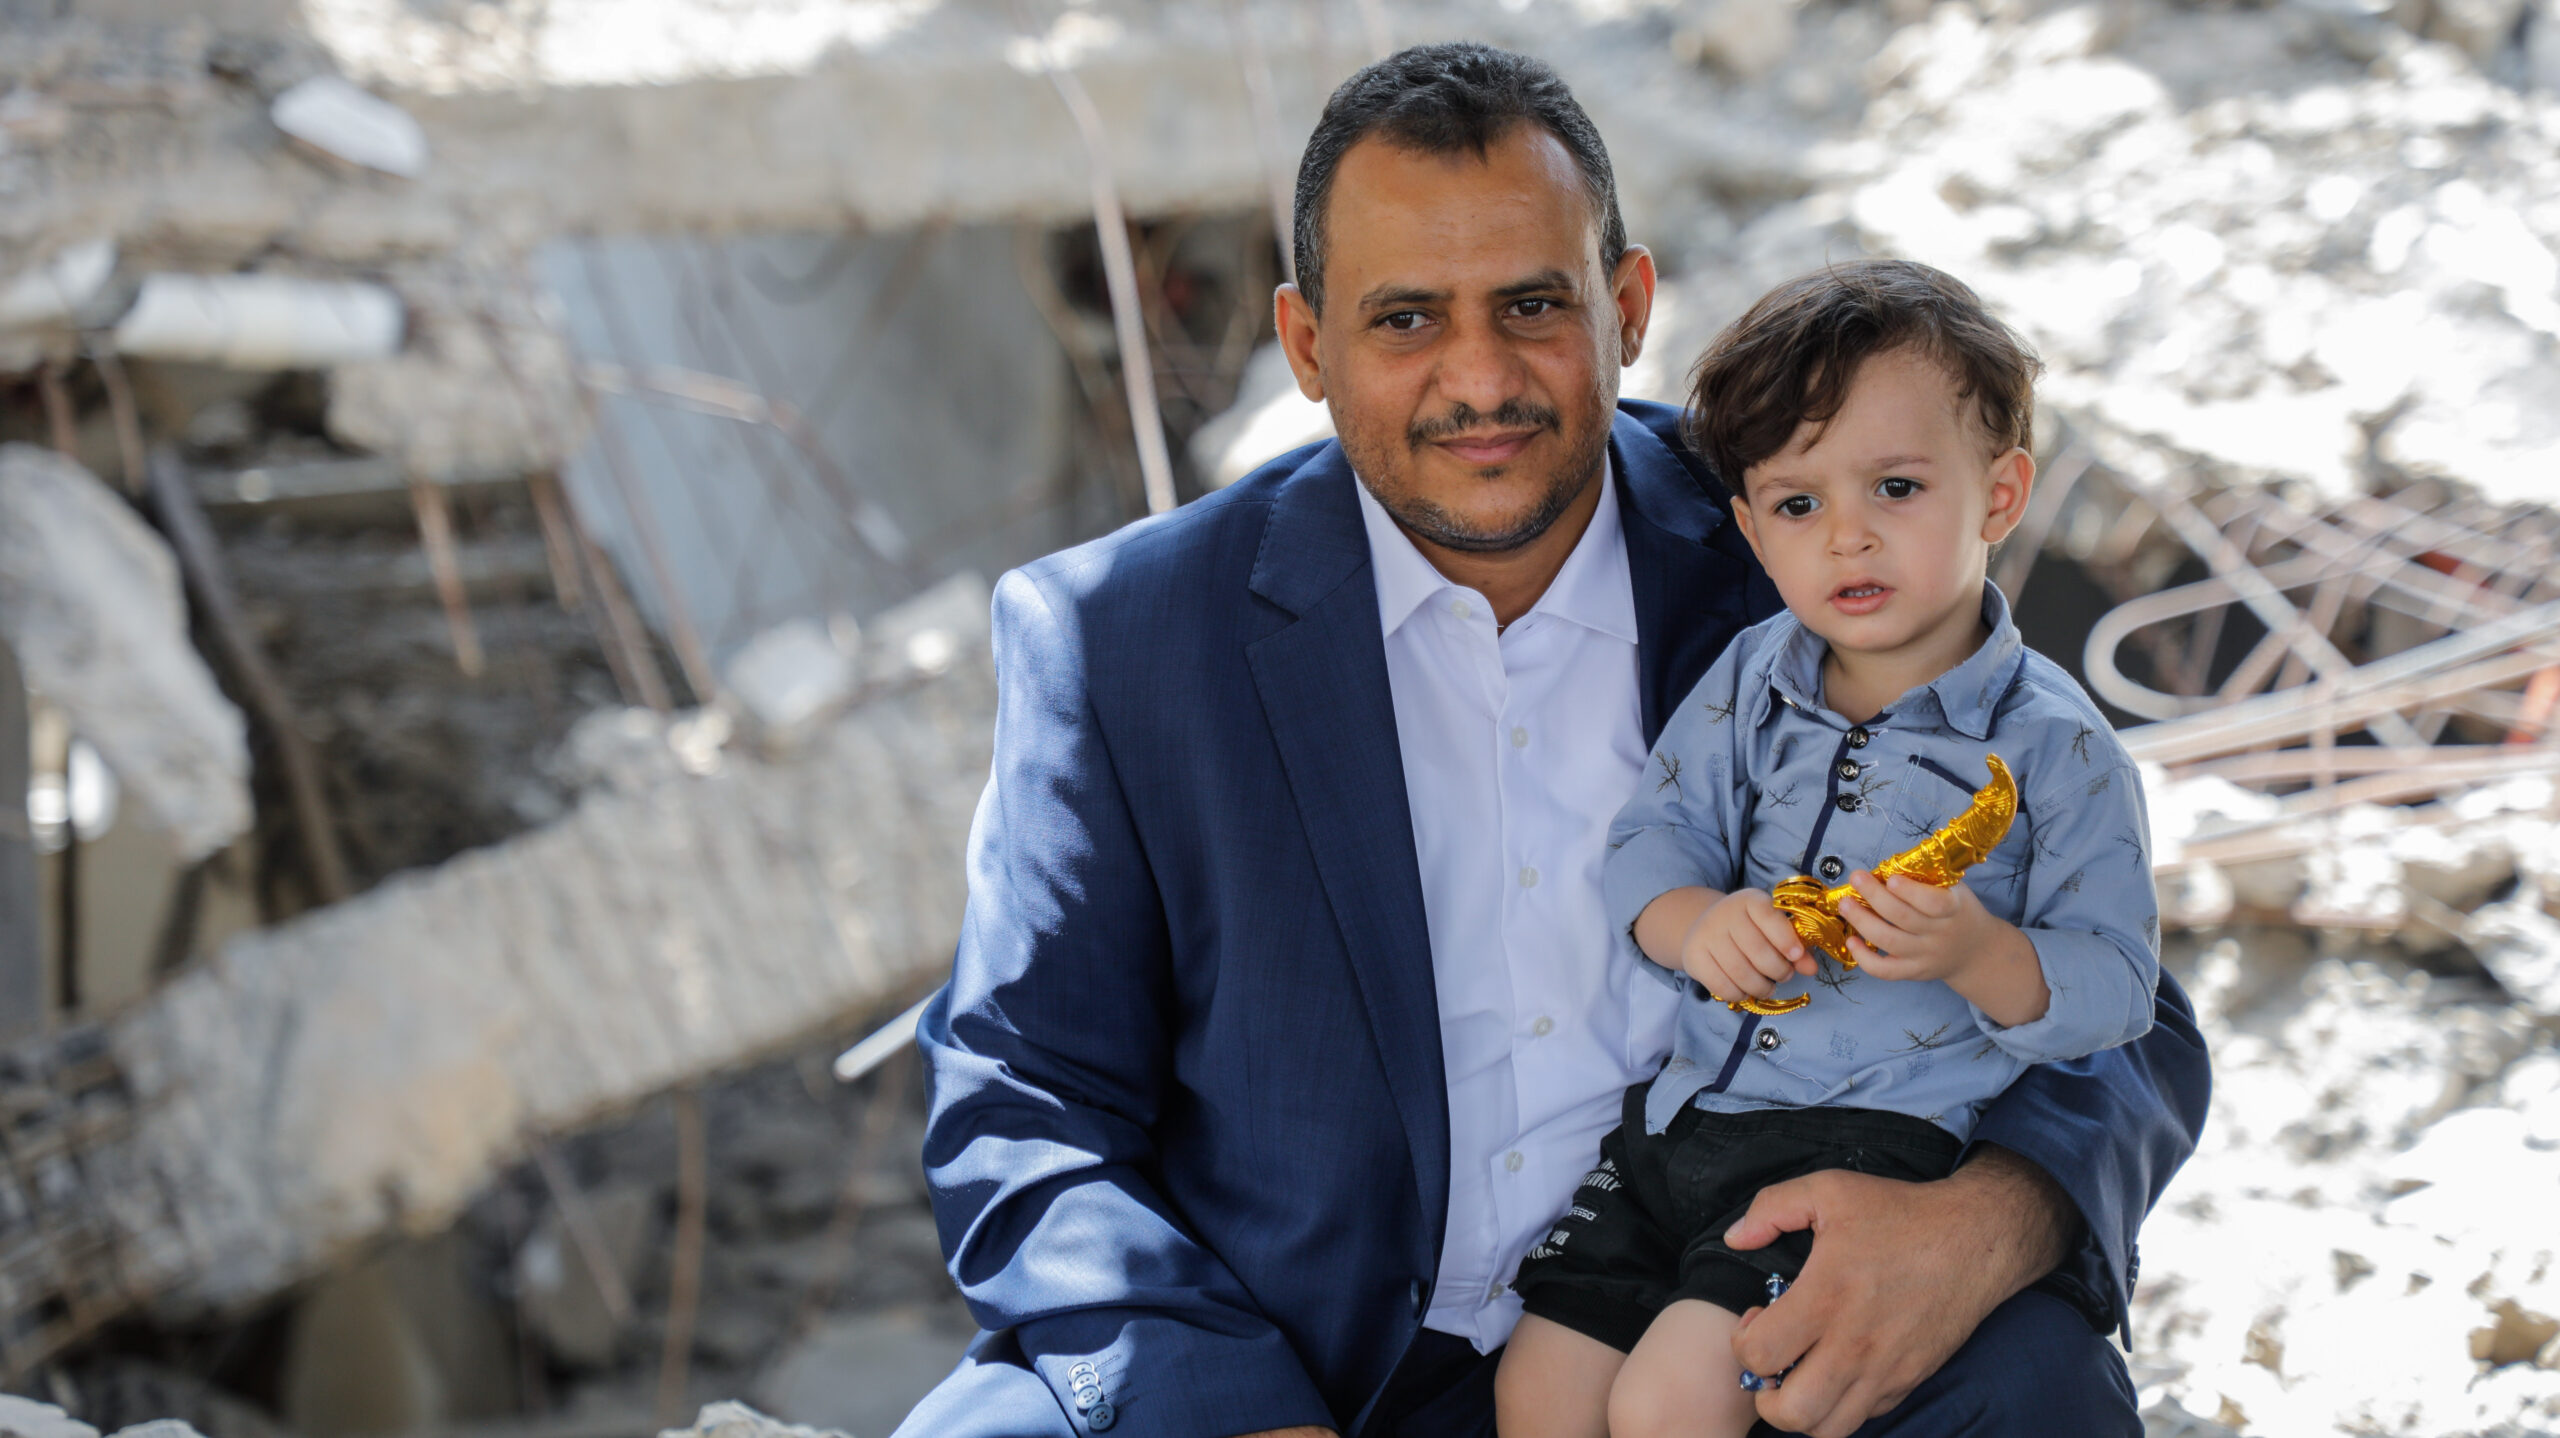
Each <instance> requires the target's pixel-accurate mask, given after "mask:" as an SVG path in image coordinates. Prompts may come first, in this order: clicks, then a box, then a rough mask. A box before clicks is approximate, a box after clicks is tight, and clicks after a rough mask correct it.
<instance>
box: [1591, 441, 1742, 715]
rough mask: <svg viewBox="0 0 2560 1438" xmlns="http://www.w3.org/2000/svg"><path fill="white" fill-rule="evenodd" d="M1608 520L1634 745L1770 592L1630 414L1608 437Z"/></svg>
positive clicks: (1725, 524) (1702, 492) (1704, 499)
mask: <svg viewBox="0 0 2560 1438" xmlns="http://www.w3.org/2000/svg"><path fill="white" fill-rule="evenodd" d="M1609 453H1610V456H1611V457H1612V459H1614V460H1615V461H1616V465H1617V473H1618V485H1619V490H1618V513H1619V516H1620V523H1621V525H1622V527H1623V528H1624V529H1625V530H1626V536H1627V574H1628V578H1629V580H1630V582H1631V583H1632V584H1633V586H1634V588H1635V596H1636V656H1637V665H1638V668H1639V671H1640V684H1639V687H1640V688H1641V689H1642V691H1643V706H1644V742H1645V743H1647V744H1651V743H1653V741H1654V740H1656V739H1659V738H1661V737H1662V728H1663V725H1664V724H1666V723H1668V722H1669V721H1670V717H1671V706H1672V705H1675V704H1677V703H1679V702H1680V701H1681V700H1682V699H1683V698H1686V697H1687V696H1688V693H1689V690H1690V689H1691V688H1692V687H1694V686H1695V685H1696V684H1697V682H1698V680H1699V678H1700V677H1701V676H1703V675H1704V674H1705V673H1706V672H1707V666H1709V665H1711V664H1713V663H1714V662H1715V660H1716V656H1717V655H1719V654H1722V653H1724V649H1725V646H1726V645H1727V644H1730V643H1731V642H1733V637H1734V636H1735V635H1737V634H1739V633H1741V632H1742V631H1743V630H1745V629H1747V628H1749V627H1750V626H1751V625H1753V624H1755V623H1757V622H1759V621H1760V620H1762V619H1765V618H1767V617H1768V616H1770V615H1772V614H1775V613H1777V612H1778V608H1779V602H1778V593H1777V590H1776V589H1775V588H1774V587H1772V586H1771V585H1770V583H1769V579H1768V576H1767V575H1766V574H1764V573H1762V572H1761V569H1760V566H1759V564H1758V563H1757V562H1756V561H1755V560H1753V559H1752V558H1751V552H1750V547H1749V546H1748V545H1746V544H1744V543H1743V541H1742V536H1741V534H1740V532H1739V531H1737V530H1736V529H1735V528H1734V527H1733V522H1732V520H1731V519H1730V518H1729V517H1728V516H1727V515H1726V513H1725V510H1724V508H1723V505H1722V503H1721V502H1720V497H1718V496H1712V495H1710V494H1708V492H1707V491H1706V489H1705V488H1704V486H1702V485H1701V484H1700V482H1699V479H1698V477H1697V475H1696V474H1695V473H1693V472H1692V471H1691V470H1690V468H1689V466H1687V465H1686V464H1683V463H1682V462H1681V461H1680V458H1679V456H1677V455H1675V454H1673V453H1672V452H1671V450H1670V447H1669V446H1667V445H1665V444H1664V443H1663V442H1662V441H1661V440H1660V439H1659V438H1657V437H1656V436H1655V435H1654V433H1653V431H1652V430H1650V429H1647V428H1646V427H1645V426H1644V424H1643V423H1642V422H1640V421H1638V420H1637V419H1635V418H1634V417H1632V416H1630V415H1626V414H1623V413H1622V414H1620V415H1619V416H1618V420H1617V424H1616V425H1615V426H1614V427H1613V428H1612V429H1611V431H1610V434H1609Z"/></svg>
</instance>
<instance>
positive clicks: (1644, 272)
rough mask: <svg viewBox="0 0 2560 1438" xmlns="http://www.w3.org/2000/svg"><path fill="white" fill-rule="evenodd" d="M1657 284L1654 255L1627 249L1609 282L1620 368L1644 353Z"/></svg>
mask: <svg viewBox="0 0 2560 1438" xmlns="http://www.w3.org/2000/svg"><path fill="white" fill-rule="evenodd" d="M1654 281H1655V276H1654V272H1653V252H1652V251H1651V250H1648V249H1646V248H1645V247H1644V246H1642V245H1629V246H1627V252H1626V253H1625V254H1624V255H1622V256H1620V257H1619V259H1618V272H1617V274H1615V275H1613V276H1611V277H1610V282H1609V283H1610V289H1611V291H1612V298H1614V299H1615V300H1616V301H1617V303H1618V365H1619V367H1620V368H1622V369H1623V368H1625V367H1626V366H1628V365H1631V364H1634V363H1635V362H1636V357H1637V356H1639V355H1641V354H1643V353H1644V335H1645V329H1646V327H1647V326H1649V325H1651V324H1652V323H1653V287H1654Z"/></svg>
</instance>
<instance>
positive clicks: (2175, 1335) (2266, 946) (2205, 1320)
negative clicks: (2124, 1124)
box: [2133, 930, 2560, 1434]
mask: <svg viewBox="0 0 2560 1438" xmlns="http://www.w3.org/2000/svg"><path fill="white" fill-rule="evenodd" d="M2314 947H2315V944H2314V940H2313V939H2312V937H2311V936H2310V935H2309V934H2307V933H2305V932H2304V931H2300V930H2258V931H2252V932H2250V933H2249V934H2247V935H2246V936H2245V937H2244V938H2241V939H2236V940H2235V939H2224V940H2221V941H2218V942H2216V943H2214V944H2212V945H2210V946H2209V947H2207V948H2206V949H2205V950H2204V951H2203V953H2202V954H2201V956H2200V957H2199V958H2198V959H2197V961H2196V963H2195V966H2194V971H2193V973H2192V976H2191V977H2192V984H2191V991H2192V993H2193V996H2194V998H2195V1000H2196V1003H2197V1007H2198V1014H2199V1019H2200V1021H2201V1022H2202V1024H2203V1026H2204V1030H2205V1033H2206V1036H2207V1039H2208V1041H2209V1043H2210V1044H2211V1046H2212V1050H2213V1055H2214V1078H2215V1089H2214V1097H2213V1108H2212V1116H2211V1119H2210V1120H2209V1122H2208V1124H2207V1127H2206V1130H2205V1136H2204V1139H2203V1142H2202V1145H2201V1146H2200V1147H2199V1149H2198V1150H2197V1152H2196V1154H2195V1156H2194V1158H2192V1159H2191V1160H2189V1162H2188V1164H2187V1166H2186V1168H2185V1169H2184V1170H2183V1171H2181V1172H2180V1173H2179V1175H2178V1177H2177V1178H2176V1180H2175V1181H2174V1182H2173V1183H2172V1184H2171V1186H2170V1188H2169V1191H2168V1194H2167V1195H2166V1196H2165V1197H2164V1198H2163V1199H2162V1201H2161V1204H2160V1206H2159V1208H2158V1209H2157V1210H2156V1211H2155V1212H2154V1213H2153V1215H2152V1217H2151V1221H2150V1222H2149V1224H2148V1225H2146V1227H2145V1228H2144V1231H2143V1256H2144V1276H2143V1282H2142V1286H2141V1288H2140V1290H2139V1291H2138V1293H2137V1295H2136V1299H2135V1304H2134V1344H2133V1353H2134V1359H2133V1363H2134V1369H2135V1373H2136V1377H2137V1381H2138V1382H2140V1383H2141V1384H2142V1385H2143V1397H2144V1400H2145V1401H2146V1403H2147V1404H2149V1405H2150V1406H2151V1407H2152V1409H2153V1410H2154V1411H2155V1412H2181V1411H2182V1412H2186V1413H2192V1414H2196V1415H2202V1416H2205V1417H2209V1418H2212V1419H2214V1420H2216V1421H2218V1422H2220V1423H2223V1424H2226V1425H2229V1426H2231V1427H2235V1428H2238V1429H2241V1430H2242V1431H2245V1432H2253V1433H2276V1434H2294V1433H2304V1434H2309V1433H2332V1432H2350V1433H2376V1434H2383V1433H2389V1434H2398V1433H2408V1434H2455V1433H2484V1434H2485V1433H2536V1432H2545V1431H2548V1430H2549V1428H2550V1427H2551V1425H2553V1424H2554V1423H2560V1342H2555V1341H2554V1340H2555V1337H2560V1323H2555V1322H2554V1319H2555V1317H2560V1267H2555V1258H2560V1226H2555V1225H2554V1223H2553V1221H2552V1215H2553V1214H2554V1213H2555V1212H2560V1050H2555V1047H2554V1042H2553V1035H2552V1033H2551V1032H2550V1030H2549V1029H2547V1028H2544V1027H2539V1026H2537V1025H2535V1024H2534V1022H2533V1021H2532V1020H2531V1019H2530V1017H2529V1016H2527V1015H2525V1014H2524V1013H2523V1012H2522V1011H2521V1010H2520V1009H2519V1008H2517V1007H2515V1006H2513V1005H2509V1004H2506V1003H2504V1002H2501V1001H2500V998H2499V996H2498V995H2497V994H2496V992H2495V991H2494V990H2493V989H2490V988H2489V987H2488V986H2487V985H2484V984H2480V983H2479V982H2477V981H2476V980H2463V979H2444V978H2439V977H2434V976H2431V975H2430V974H2428V973H2426V972H2424V971H2420V970H2416V969H2413V968H2412V967H2411V966H2410V965H2409V964H2408V963H2407V961H2406V960H2404V959H2400V958H2397V957H2394V956H2392V955H2390V954H2389V953H2388V952H2387V951H2384V950H2379V949H2373V950H2367V951H2364V952H2362V953H2361V954H2353V953H2351V954H2349V955H2347V956H2343V957H2315V955H2314V952H2313V950H2314Z"/></svg>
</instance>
